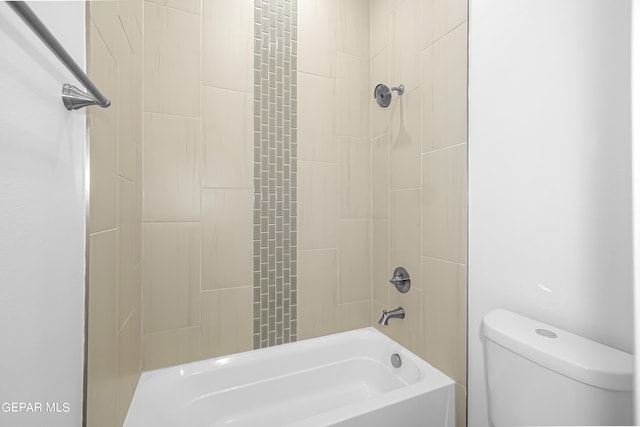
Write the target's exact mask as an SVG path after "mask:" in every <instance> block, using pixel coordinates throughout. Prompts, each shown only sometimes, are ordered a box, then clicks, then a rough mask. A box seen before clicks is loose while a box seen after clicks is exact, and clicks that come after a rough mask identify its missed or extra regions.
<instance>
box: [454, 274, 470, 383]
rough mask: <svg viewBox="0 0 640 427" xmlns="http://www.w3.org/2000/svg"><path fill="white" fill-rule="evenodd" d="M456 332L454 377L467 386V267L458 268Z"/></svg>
mask: <svg viewBox="0 0 640 427" xmlns="http://www.w3.org/2000/svg"><path fill="white" fill-rule="evenodd" d="M457 285H458V307H457V312H458V330H457V333H456V357H455V366H454V369H455V377H456V381H458V382H459V383H460V384H462V385H464V386H465V387H466V386H467V363H468V362H467V339H468V338H467V337H468V335H469V331H468V327H467V325H468V320H467V312H468V302H467V299H468V296H467V295H468V292H467V286H468V275H467V266H466V265H460V266H459V267H458V283H457Z"/></svg>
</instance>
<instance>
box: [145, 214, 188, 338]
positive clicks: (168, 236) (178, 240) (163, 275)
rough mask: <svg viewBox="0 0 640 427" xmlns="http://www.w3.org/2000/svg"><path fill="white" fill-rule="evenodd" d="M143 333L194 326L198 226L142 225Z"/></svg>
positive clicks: (171, 224)
mask: <svg viewBox="0 0 640 427" xmlns="http://www.w3.org/2000/svg"><path fill="white" fill-rule="evenodd" d="M143 257H144V259H143V264H142V265H143V277H144V284H143V286H144V332H145V333H148V332H158V331H165V330H168V329H177V328H186V327H189V326H198V325H199V321H200V313H199V312H198V310H199V309H200V225H199V224H198V223H195V222H191V223H189V222H167V223H152V224H144V250H143Z"/></svg>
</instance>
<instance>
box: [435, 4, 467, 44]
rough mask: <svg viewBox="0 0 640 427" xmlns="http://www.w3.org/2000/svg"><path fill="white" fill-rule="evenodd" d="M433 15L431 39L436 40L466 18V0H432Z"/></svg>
mask: <svg viewBox="0 0 640 427" xmlns="http://www.w3.org/2000/svg"><path fill="white" fill-rule="evenodd" d="M433 16H437V17H438V18H437V20H435V25H434V33H433V39H434V40H438V39H440V38H441V37H443V36H444V35H445V34H447V33H448V32H449V31H451V30H453V29H454V28H456V27H457V26H458V25H460V24H462V23H463V22H464V21H466V19H467V0H433Z"/></svg>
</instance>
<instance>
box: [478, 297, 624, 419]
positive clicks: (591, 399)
mask: <svg viewBox="0 0 640 427" xmlns="http://www.w3.org/2000/svg"><path fill="white" fill-rule="evenodd" d="M482 327H483V334H484V336H485V337H486V343H485V344H486V345H485V351H486V353H485V355H486V363H487V385H488V397H489V417H490V419H491V423H492V425H494V426H496V427H503V426H504V427H506V426H531V425H537V426H549V425H556V426H558V425H582V426H586V425H632V424H633V409H632V408H633V406H632V388H633V356H632V355H630V354H628V353H625V352H622V351H619V350H616V349H614V348H611V347H607V346H605V345H602V344H599V343H597V342H594V341H591V340H588V339H586V338H583V337H581V336H578V335H575V334H572V333H570V332H567V331H563V330H562V329H559V328H556V327H554V326H550V325H548V324H545V323H542V322H538V321H536V320H533V319H529V318H527V317H524V316H521V315H518V314H516V313H512V312H510V311H507V310H502V309H497V310H493V311H491V312H489V313H488V314H487V315H485V317H484V319H483V324H482Z"/></svg>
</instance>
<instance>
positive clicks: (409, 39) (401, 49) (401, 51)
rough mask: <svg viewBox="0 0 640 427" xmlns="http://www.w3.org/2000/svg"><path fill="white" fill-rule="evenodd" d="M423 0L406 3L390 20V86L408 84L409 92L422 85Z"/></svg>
mask: <svg viewBox="0 0 640 427" xmlns="http://www.w3.org/2000/svg"><path fill="white" fill-rule="evenodd" d="M421 1H422V0H403V1H402V2H401V3H400V4H399V5H398V7H397V9H395V10H394V11H393V12H392V15H391V16H392V19H391V21H390V25H391V26H392V27H391V29H390V35H391V38H390V43H389V49H390V50H389V60H390V63H389V65H390V75H389V78H390V83H391V84H392V85H394V86H397V85H399V84H401V83H402V84H404V86H405V88H406V91H407V92H410V91H412V90H413V89H415V88H417V87H418V86H419V84H420V50H421V49H420V47H421V43H420V34H421V28H422V26H421V15H422V14H421V12H420V11H421V7H422V6H421Z"/></svg>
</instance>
